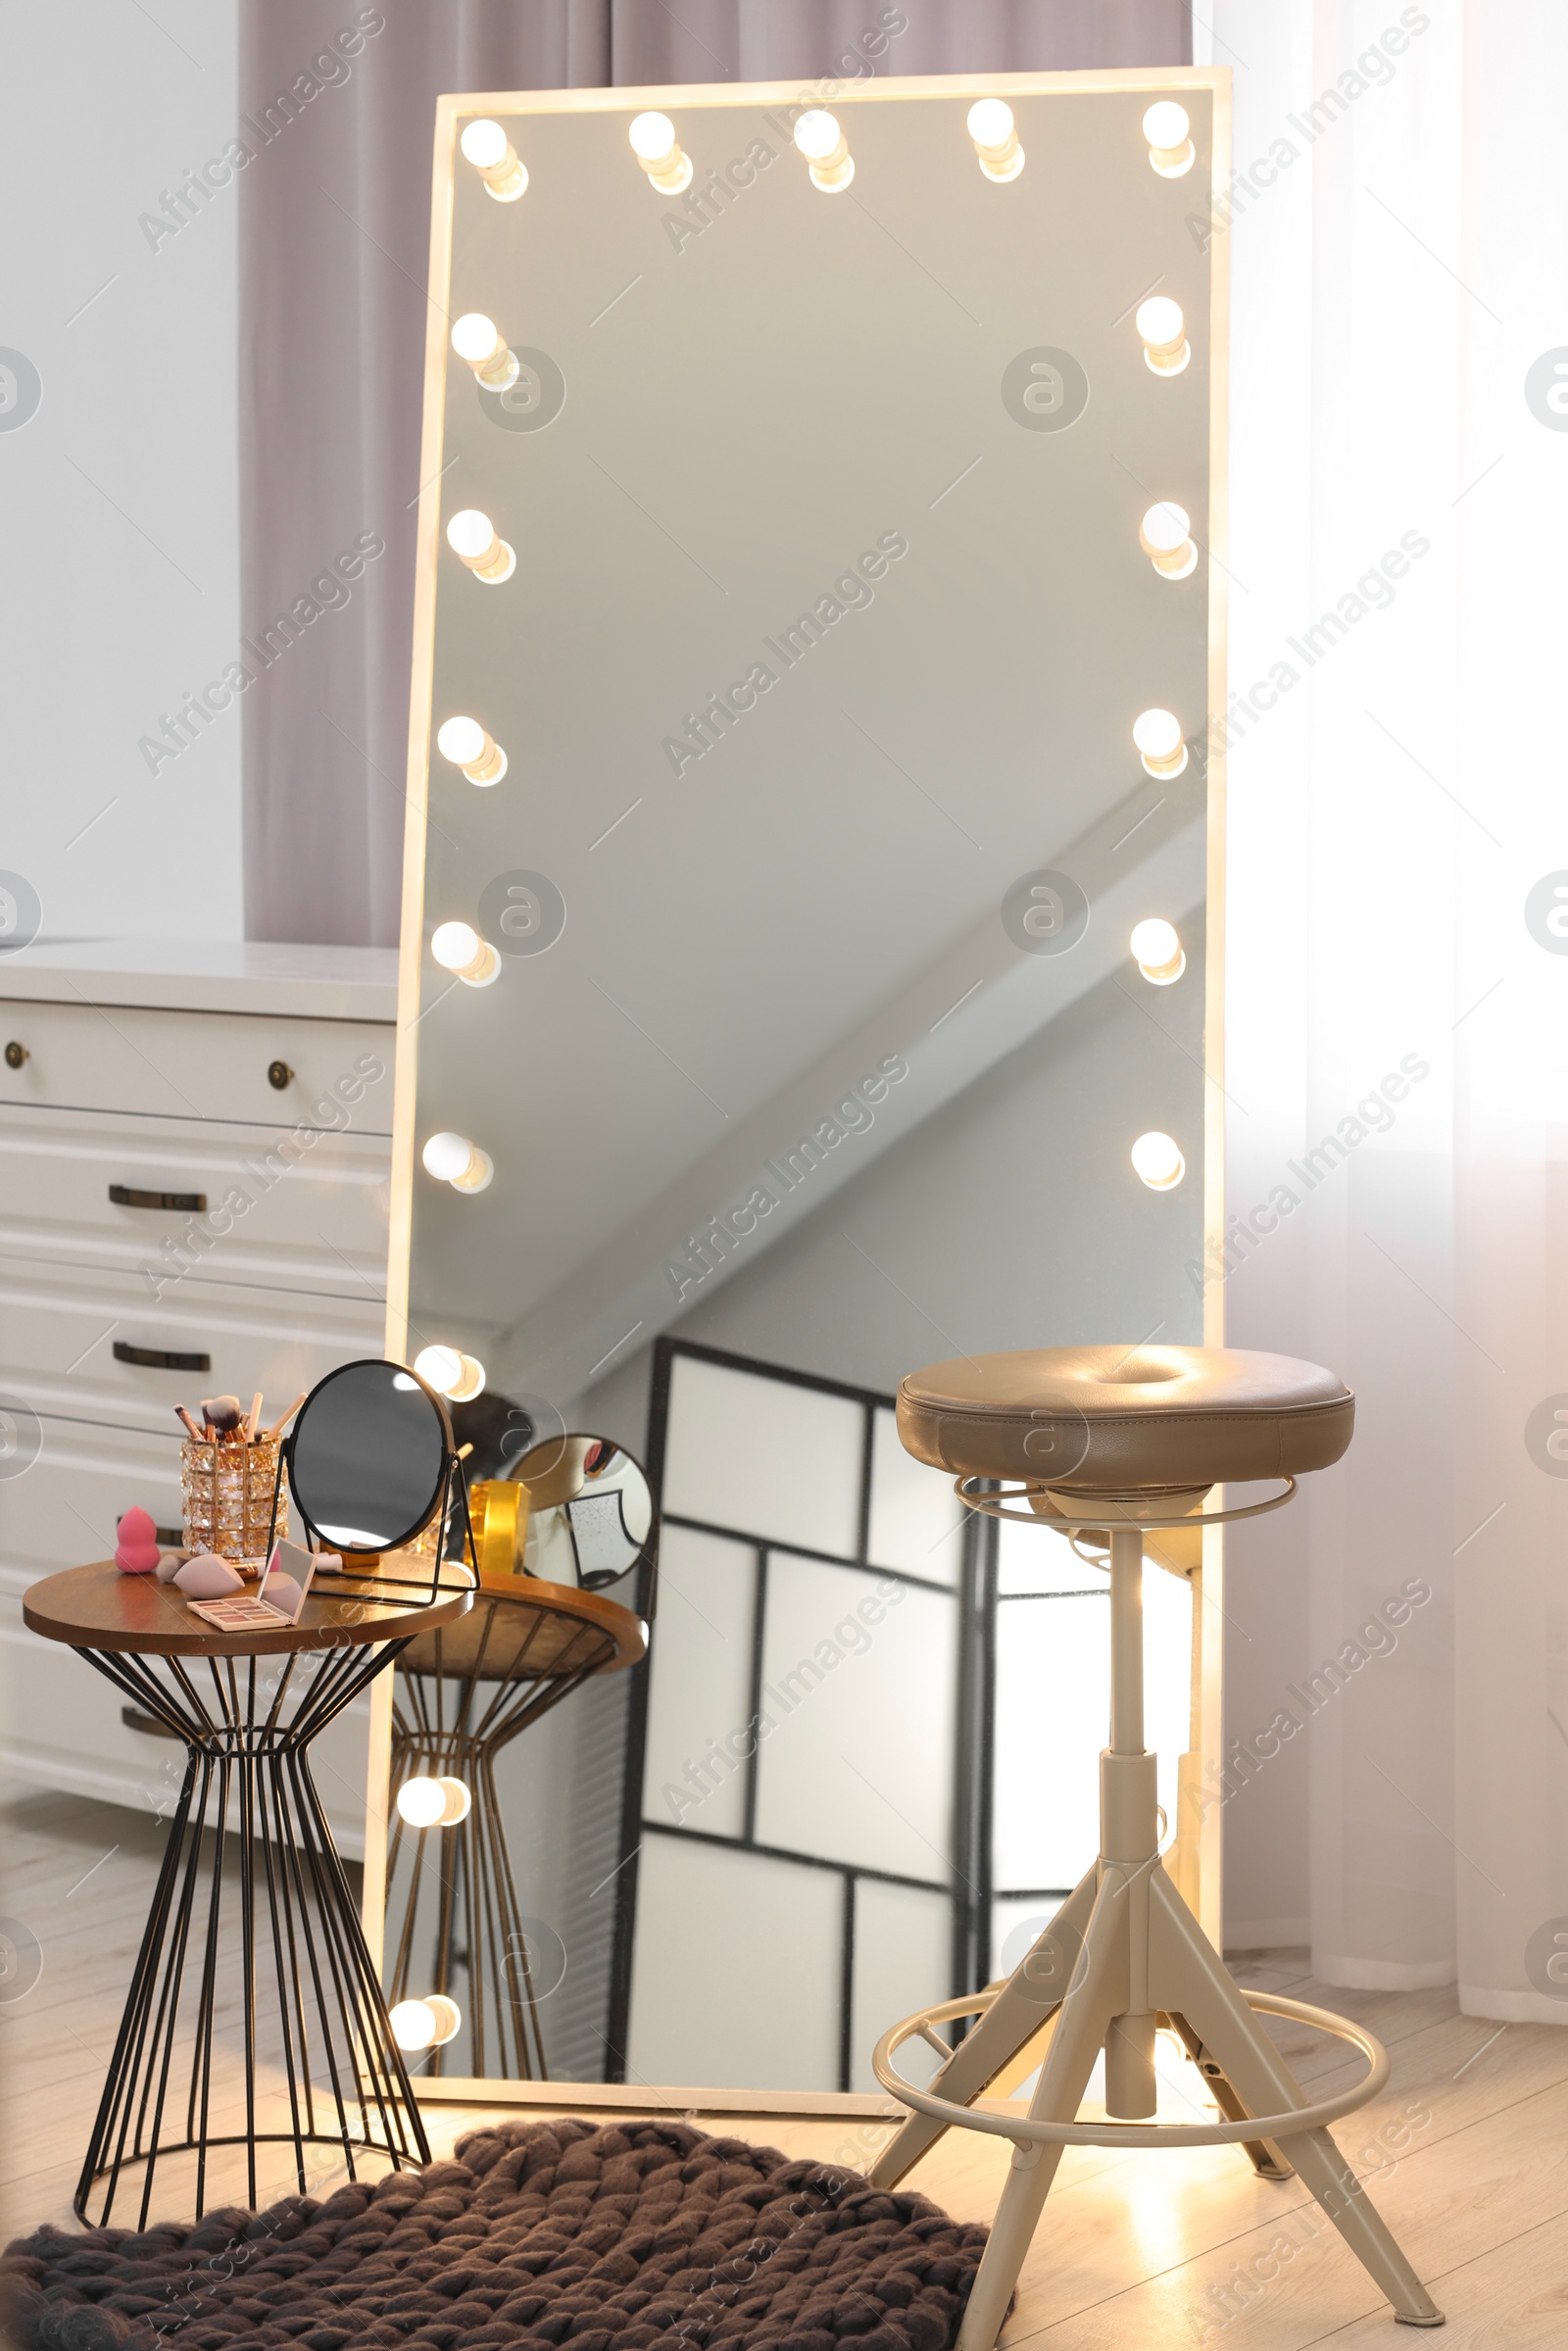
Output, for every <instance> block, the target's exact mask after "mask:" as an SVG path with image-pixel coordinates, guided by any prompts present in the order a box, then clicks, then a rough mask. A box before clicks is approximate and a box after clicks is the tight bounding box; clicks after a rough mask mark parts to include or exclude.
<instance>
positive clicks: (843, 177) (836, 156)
mask: <svg viewBox="0 0 1568 2351" xmlns="http://www.w3.org/2000/svg"><path fill="white" fill-rule="evenodd" d="M795 144H796V146H797V147H798V148H799V149H800V151H801V153H802V154H803V155H804V156H805V158H806V161H807V165H808V167H809V171H810V174H811V185H812V186H813V187H815V188H820V189H821V190H822V193H823V194H824V195H825V196H836V195H837V194H838V193H839V191H840V189H841V188H847V187H848V186H849V184H850V181H851V180H852V179H853V178H854V177H855V161H854V158H853V157H852V156H851V154H850V147H849V141H848V140H847V139H846V138H845V136H844V133H843V131H842V130H841V129H840V128H839V124H838V118H837V117H836V116H835V115H830V114H828V113H827V112H826V110H825V109H824V108H823V107H820V106H809V107H808V108H807V110H806V112H805V114H804V115H802V116H801V118H800V120H799V121H798V122H797V123H796V125H795Z"/></svg>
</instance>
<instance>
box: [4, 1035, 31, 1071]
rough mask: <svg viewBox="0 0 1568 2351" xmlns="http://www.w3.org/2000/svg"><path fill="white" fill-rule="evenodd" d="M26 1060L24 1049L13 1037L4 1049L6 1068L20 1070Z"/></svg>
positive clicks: (25, 1050)
mask: <svg viewBox="0 0 1568 2351" xmlns="http://www.w3.org/2000/svg"><path fill="white" fill-rule="evenodd" d="M26 1058H27V1049H26V1047H25V1045H22V1044H20V1043H19V1042H18V1040H17V1039H16V1038H15V1037H13V1038H12V1040H11V1042H10V1044H9V1045H8V1046H7V1047H6V1067H7V1068H8V1069H20V1068H21V1067H22V1064H23V1062H24V1061H25V1059H26Z"/></svg>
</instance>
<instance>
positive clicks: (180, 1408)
mask: <svg viewBox="0 0 1568 2351" xmlns="http://www.w3.org/2000/svg"><path fill="white" fill-rule="evenodd" d="M174 1410H175V1412H176V1414H177V1415H178V1417H179V1418H180V1419H181V1420H182V1421H183V1422H184V1424H185V1426H186V1428H187V1429H189V1431H190V1433H191V1435H192V1436H193V1437H194V1438H195V1440H196V1442H197V1444H198V1445H205V1444H206V1443H207V1439H206V1437H205V1436H204V1435H203V1433H202V1431H201V1430H200V1429H198V1427H197V1426H196V1423H195V1422H194V1421H193V1420H192V1419H191V1416H190V1414H189V1413H188V1412H187V1411H186V1409H185V1407H184V1405H183V1404H176V1405H175V1406H174Z"/></svg>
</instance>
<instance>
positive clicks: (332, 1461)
mask: <svg viewBox="0 0 1568 2351" xmlns="http://www.w3.org/2000/svg"><path fill="white" fill-rule="evenodd" d="M446 1461H447V1431H446V1427H445V1424H444V1422H443V1420H442V1417H441V1407H440V1405H439V1404H438V1403H437V1402H436V1400H435V1398H434V1396H431V1395H430V1393H429V1391H428V1390H427V1389H425V1388H423V1387H421V1386H420V1384H419V1382H418V1381H417V1379H416V1378H415V1377H414V1375H413V1373H412V1372H408V1371H405V1370H404V1369H403V1367H402V1365H401V1364H397V1363H346V1364H344V1365H343V1366H342V1368H341V1369H340V1370H338V1371H334V1372H329V1373H328V1374H327V1377H326V1378H325V1379H324V1380H322V1381H321V1383H320V1385H319V1387H317V1388H314V1389H313V1390H312V1391H311V1394H310V1395H309V1396H307V1397H306V1399H305V1401H304V1403H303V1404H302V1405H301V1406H300V1409H299V1413H298V1415H297V1417H296V1419H295V1422H294V1427H293V1430H292V1431H291V1433H290V1438H289V1487H290V1491H291V1492H292V1494H293V1496H294V1499H295V1501H296V1502H297V1503H298V1504H299V1507H300V1509H301V1510H302V1511H303V1512H304V1513H305V1515H306V1517H307V1518H308V1519H309V1520H310V1522H311V1524H312V1526H313V1527H314V1528H315V1529H316V1531H317V1533H318V1534H319V1536H320V1537H321V1539H322V1540H323V1542H325V1543H329V1544H331V1545H332V1546H333V1547H335V1548H336V1549H338V1550H343V1551H391V1550H396V1549H397V1547H398V1546H399V1544H400V1543H408V1542H410V1541H411V1540H412V1539H413V1537H414V1536H416V1535H417V1533H418V1532H419V1529H420V1528H421V1527H422V1526H423V1525H424V1524H425V1521H426V1520H427V1519H428V1518H429V1516H430V1514H431V1512H432V1511H433V1510H434V1508H435V1506H436V1503H437V1501H438V1500H439V1498H440V1494H441V1482H442V1479H443V1477H444V1475H445V1471H446Z"/></svg>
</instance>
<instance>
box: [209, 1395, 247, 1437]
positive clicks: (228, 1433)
mask: <svg viewBox="0 0 1568 2351" xmlns="http://www.w3.org/2000/svg"><path fill="white" fill-rule="evenodd" d="M202 1412H203V1415H204V1416H205V1418H206V1419H207V1420H208V1421H209V1422H210V1423H211V1425H212V1428H213V1431H214V1434H215V1435H216V1436H219V1437H233V1436H236V1435H237V1434H238V1431H239V1425H240V1418H241V1415H240V1408H239V1397H238V1396H203V1398H202Z"/></svg>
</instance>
